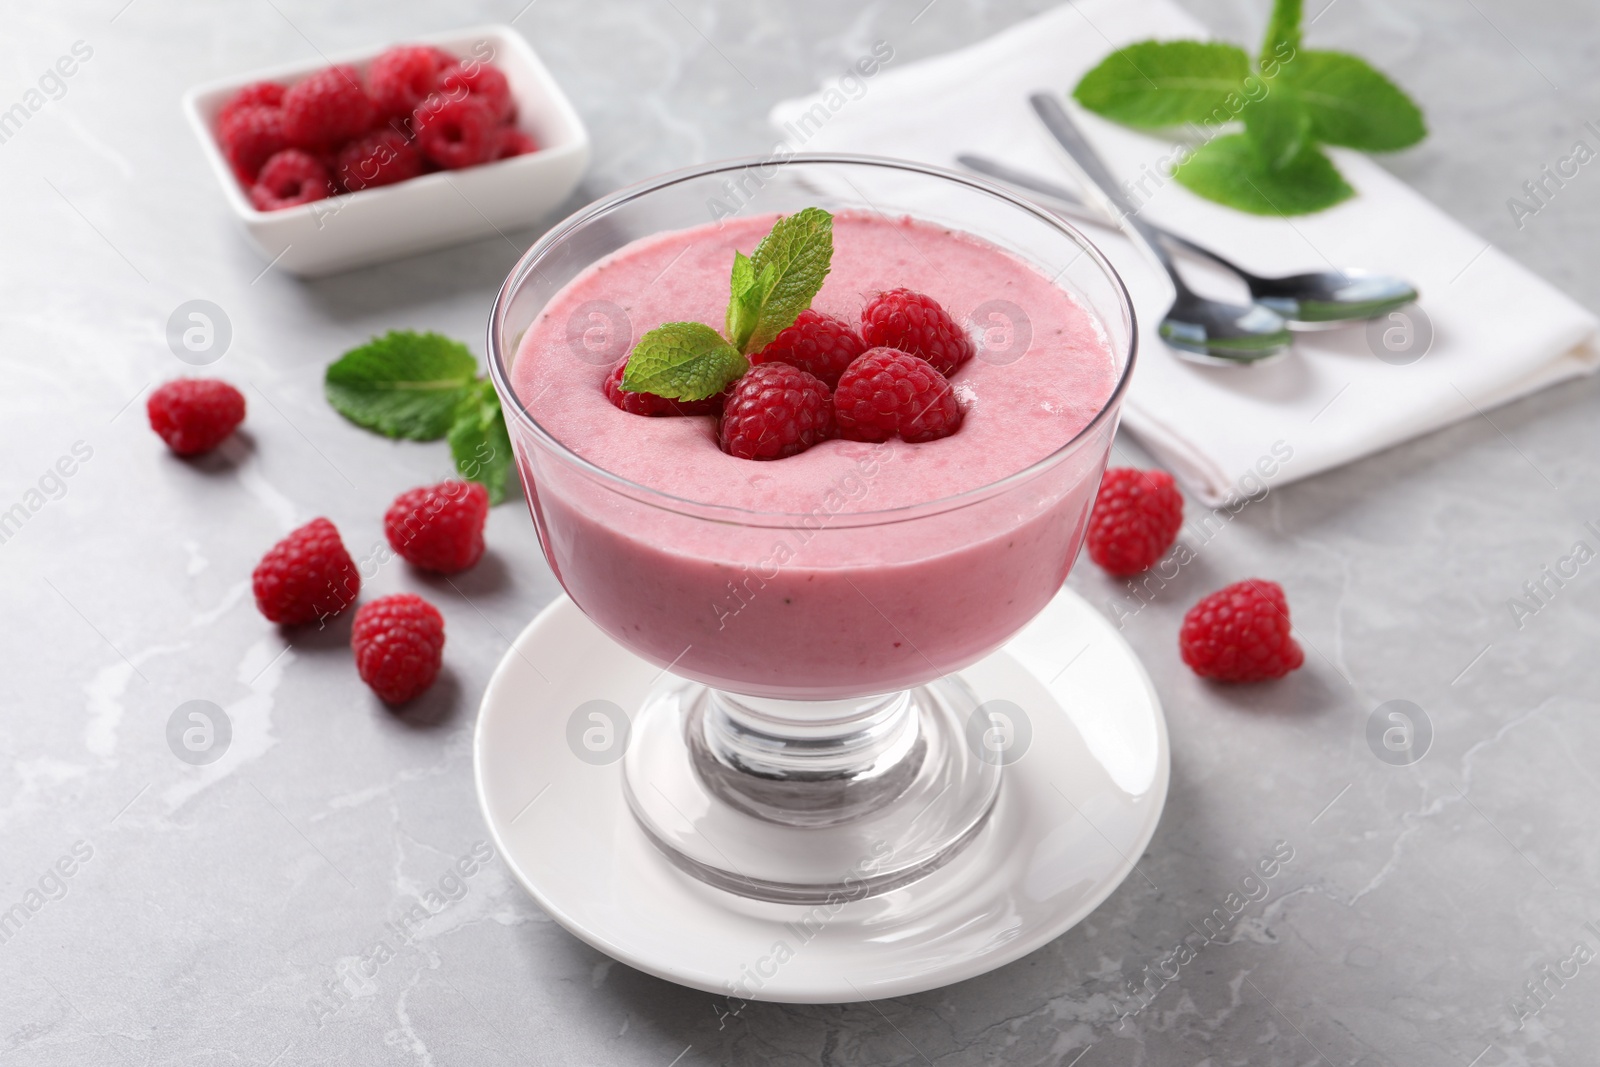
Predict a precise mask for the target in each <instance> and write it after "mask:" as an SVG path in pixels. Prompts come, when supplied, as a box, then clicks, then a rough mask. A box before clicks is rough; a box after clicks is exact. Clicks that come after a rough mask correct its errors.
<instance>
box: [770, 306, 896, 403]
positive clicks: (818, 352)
mask: <svg viewBox="0 0 1600 1067" xmlns="http://www.w3.org/2000/svg"><path fill="white" fill-rule="evenodd" d="M866 350H867V346H866V345H865V344H864V343H863V342H862V340H861V337H860V335H859V334H857V333H856V331H855V329H854V328H853V327H852V326H851V325H850V324H849V323H848V322H845V321H844V320H843V319H836V318H834V317H833V316H832V315H824V314H823V313H822V312H820V311H818V310H816V309H815V308H806V309H805V310H804V311H802V312H800V315H799V317H797V318H796V319H795V320H794V325H793V326H790V327H789V328H788V329H786V330H781V331H779V333H778V336H776V337H774V338H773V339H772V340H771V341H770V342H768V343H767V346H766V347H765V348H763V349H762V350H761V351H759V352H757V353H755V354H754V355H753V356H751V357H750V362H751V363H787V364H789V366H791V367H799V368H800V369H801V370H803V371H805V372H806V373H807V374H810V375H813V376H815V377H817V378H820V379H821V380H822V382H823V384H825V385H826V386H827V387H828V388H829V389H834V388H837V387H838V385H839V375H841V374H843V373H844V369H845V368H846V367H848V366H850V364H851V363H852V362H853V361H854V360H855V358H856V357H857V356H859V355H860V354H861V353H863V352H865V351H866Z"/></svg>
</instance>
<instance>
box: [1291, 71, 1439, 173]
mask: <svg viewBox="0 0 1600 1067" xmlns="http://www.w3.org/2000/svg"><path fill="white" fill-rule="evenodd" d="M1283 77H1284V78H1285V79H1286V80H1288V81H1289V82H1290V83H1291V84H1292V85H1293V86H1294V90H1295V95H1296V96H1297V97H1298V98H1299V99H1300V100H1301V101H1302V102H1303V103H1304V105H1305V108H1306V110H1307V112H1308V113H1309V114H1310V116H1311V136H1312V137H1314V138H1315V139H1316V140H1318V141H1321V142H1322V143H1323V144H1336V145H1344V146H1345V147H1347V148H1359V149H1361V150H1362V151H1363V152H1393V151H1395V150H1397V149H1400V148H1409V147H1410V146H1411V145H1414V144H1416V143H1417V142H1418V141H1420V140H1422V139H1423V138H1424V137H1426V136H1427V134H1428V128H1427V126H1426V125H1425V124H1424V123H1423V121H1422V112H1421V110H1420V109H1418V107H1417V105H1416V104H1415V103H1413V102H1412V100H1411V98H1410V97H1409V96H1407V95H1406V94H1405V92H1404V90H1402V89H1401V88H1400V87H1399V86H1397V85H1395V83H1394V82H1392V81H1390V80H1389V79H1388V78H1386V77H1384V76H1383V75H1382V74H1380V73H1379V72H1378V71H1376V70H1374V69H1373V68H1372V67H1371V66H1369V65H1368V64H1367V62H1366V61H1365V60H1363V59H1359V58H1357V57H1356V56H1352V55H1347V54H1345V53H1343V52H1313V51H1305V52H1301V53H1300V54H1299V55H1297V56H1295V58H1294V61H1293V62H1290V63H1286V64H1284V66H1283Z"/></svg>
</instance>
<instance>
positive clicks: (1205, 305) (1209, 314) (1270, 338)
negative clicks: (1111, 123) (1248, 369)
mask: <svg viewBox="0 0 1600 1067" xmlns="http://www.w3.org/2000/svg"><path fill="white" fill-rule="evenodd" d="M1028 102H1029V103H1030V104H1032V105H1033V110H1034V111H1035V112H1036V113H1037V114H1038V116H1039V118H1040V119H1041V120H1042V121H1043V122H1044V125H1045V129H1047V130H1049V131H1050V135H1051V136H1052V137H1054V138H1055V139H1056V143H1057V144H1059V145H1060V146H1061V147H1062V148H1063V149H1064V150H1065V151H1066V154H1067V158H1068V160H1069V161H1070V162H1071V163H1072V164H1073V165H1074V166H1075V167H1076V168H1077V169H1078V170H1079V171H1080V172H1081V174H1082V176H1083V178H1084V185H1083V190H1084V193H1085V195H1087V196H1088V197H1089V198H1090V200H1091V201H1093V200H1099V201H1101V202H1100V203H1097V204H1095V206H1096V207H1097V208H1099V209H1100V210H1101V213H1102V214H1103V215H1104V216H1105V217H1106V218H1114V219H1116V220H1117V221H1118V223H1119V224H1120V225H1122V226H1125V227H1126V228H1127V229H1128V230H1131V231H1132V233H1131V234H1130V236H1132V237H1134V238H1135V240H1136V241H1138V242H1139V243H1140V244H1142V245H1144V247H1145V249H1146V250H1147V251H1148V252H1149V254H1150V255H1151V256H1152V257H1153V258H1154V259H1155V261H1156V262H1157V263H1159V264H1160V265H1161V267H1162V268H1163V269H1164V270H1165V271H1166V272H1167V276H1168V277H1169V278H1171V279H1172V288H1173V291H1174V293H1175V294H1176V299H1174V300H1173V302H1172V307H1171V308H1169V309H1168V311H1167V314H1166V317H1165V318H1163V319H1162V320H1161V325H1160V327H1159V329H1158V331H1157V332H1159V333H1160V335H1161V339H1162V340H1163V341H1165V342H1166V343H1167V344H1168V345H1169V346H1170V347H1171V348H1172V349H1173V350H1174V351H1175V352H1176V353H1177V354H1178V355H1179V356H1181V357H1182V358H1184V359H1188V360H1190V361H1192V362H1195V363H1204V364H1207V365H1210V366H1220V367H1238V366H1243V365H1245V364H1253V363H1261V362H1264V361H1265V360H1268V359H1271V358H1273V357H1274V356H1281V355H1283V354H1284V353H1285V352H1287V351H1288V350H1289V344H1290V337H1289V327H1288V325H1287V324H1286V323H1285V322H1284V321H1283V316H1282V315H1279V314H1278V313H1277V312H1276V311H1273V310H1271V309H1270V308H1265V307H1262V306H1261V305H1260V304H1249V305H1242V304H1230V303H1227V302H1226V301H1222V300H1212V299H1210V298H1209V297H1204V296H1201V295H1199V294H1198V293H1196V292H1195V291H1194V290H1192V289H1190V288H1189V286H1188V283H1186V282H1185V281H1184V280H1183V276H1182V275H1181V274H1179V273H1178V268H1177V266H1176V265H1174V263H1173V262H1172V256H1171V255H1169V254H1168V253H1167V249H1166V246H1165V245H1163V244H1162V243H1161V235H1160V234H1159V233H1157V232H1156V228H1155V227H1154V226H1152V225H1150V224H1149V223H1148V222H1146V221H1145V220H1144V219H1141V218H1140V217H1139V216H1138V214H1137V212H1136V211H1135V210H1134V207H1133V204H1132V203H1131V202H1130V201H1129V200H1128V197H1127V194H1125V193H1124V192H1123V191H1122V187H1121V186H1120V185H1118V184H1117V180H1116V179H1115V178H1113V177H1112V176H1111V171H1109V170H1108V169H1106V165H1105V163H1103V162H1101V160H1100V157H1099V156H1098V155H1096V154H1095V151H1094V149H1092V148H1090V147H1089V142H1088V141H1086V140H1085V139H1084V137H1083V134H1082V133H1081V132H1079V130H1078V126H1077V124H1076V123H1075V122H1073V121H1072V118H1071V116H1069V115H1068V114H1067V111H1066V108H1064V107H1062V106H1061V104H1060V103H1059V102H1057V100H1056V98H1055V97H1054V96H1051V95H1050V94H1049V93H1034V94H1033V95H1032V96H1030V97H1028Z"/></svg>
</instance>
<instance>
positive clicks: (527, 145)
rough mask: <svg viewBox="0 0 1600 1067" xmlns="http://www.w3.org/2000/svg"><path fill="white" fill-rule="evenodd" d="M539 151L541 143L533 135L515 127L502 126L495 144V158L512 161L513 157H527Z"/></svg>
mask: <svg viewBox="0 0 1600 1067" xmlns="http://www.w3.org/2000/svg"><path fill="white" fill-rule="evenodd" d="M538 150H539V142H537V141H535V140H534V139H533V137H532V136H531V135H529V134H528V133H526V132H525V131H523V130H519V129H517V128H516V127H515V126H502V127H500V131H499V134H498V139H497V140H496V142H495V150H494V158H495V159H510V158H511V157H512V156H525V155H527V154H528V153H530V152H537V151H538Z"/></svg>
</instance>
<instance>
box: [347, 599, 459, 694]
mask: <svg viewBox="0 0 1600 1067" xmlns="http://www.w3.org/2000/svg"><path fill="white" fill-rule="evenodd" d="M350 647H351V649H352V650H353V651H354V652H355V657H356V671H357V672H358V673H359V674H360V675H361V680H362V681H363V682H366V683H367V685H369V686H371V687H372V691H373V692H375V693H377V694H378V696H379V697H380V698H382V699H383V700H384V701H385V702H387V703H390V704H404V703H405V702H406V701H408V700H411V699H413V698H415V697H417V696H420V695H421V694H422V693H423V692H424V691H425V690H426V689H427V688H428V687H429V686H431V685H432V684H433V681H434V679H435V678H437V677H438V676H439V667H440V665H441V663H442V662H443V660H444V617H443V616H442V615H440V614H439V609H438V608H435V607H434V606H433V605H432V604H430V603H428V602H427V601H426V600H423V599H422V598H421V597H419V596H417V595H415V594H413V593H396V594H395V595H393V596H385V597H379V598H378V599H377V600H374V601H372V603H370V604H363V605H362V606H361V608H360V610H358V611H357V612H356V618H355V623H354V625H353V626H352V627H351V630H350Z"/></svg>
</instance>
